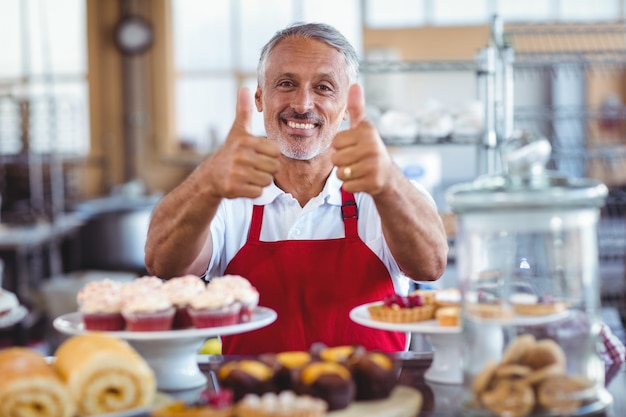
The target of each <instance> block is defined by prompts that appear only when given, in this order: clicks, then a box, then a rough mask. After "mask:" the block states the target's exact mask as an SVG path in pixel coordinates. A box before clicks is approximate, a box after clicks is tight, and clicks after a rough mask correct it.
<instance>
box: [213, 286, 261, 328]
mask: <svg viewBox="0 0 626 417" xmlns="http://www.w3.org/2000/svg"><path fill="white" fill-rule="evenodd" d="M207 287H208V289H209V290H212V289H214V288H222V289H225V290H226V291H227V292H230V293H231V294H232V295H233V297H235V301H236V302H238V303H239V304H240V305H241V310H240V311H239V321H240V322H242V323H245V322H249V321H250V320H252V314H253V313H254V309H255V308H256V307H257V306H258V305H259V292H258V291H257V289H256V288H255V287H254V286H253V285H252V284H251V283H250V281H248V279H246V278H244V277H242V276H240V275H224V276H223V277H216V278H213V279H212V280H211V282H209V284H208V286H207Z"/></svg>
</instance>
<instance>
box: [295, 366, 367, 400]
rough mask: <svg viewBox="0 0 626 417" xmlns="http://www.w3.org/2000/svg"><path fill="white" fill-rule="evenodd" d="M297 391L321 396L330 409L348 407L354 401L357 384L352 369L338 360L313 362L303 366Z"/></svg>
mask: <svg viewBox="0 0 626 417" xmlns="http://www.w3.org/2000/svg"><path fill="white" fill-rule="evenodd" d="M296 392H297V393H298V394H300V395H310V396H312V397H316V398H321V399H322V400H324V401H326V403H327V404H328V410H329V411H333V410H340V409H343V408H346V407H348V406H349V405H350V403H352V401H354V399H355V396H356V385H355V383H354V380H353V379H352V375H351V373H350V370H349V369H348V368H347V367H346V366H345V365H342V364H340V363H336V362H326V361H320V362H312V363H310V364H308V365H306V366H305V367H304V368H302V371H301V372H300V374H299V378H298V380H297V381H296Z"/></svg>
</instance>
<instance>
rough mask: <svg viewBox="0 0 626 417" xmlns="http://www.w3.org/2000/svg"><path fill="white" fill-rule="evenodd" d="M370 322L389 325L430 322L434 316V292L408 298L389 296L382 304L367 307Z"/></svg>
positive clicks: (413, 294) (411, 295)
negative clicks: (375, 321) (387, 323)
mask: <svg viewBox="0 0 626 417" xmlns="http://www.w3.org/2000/svg"><path fill="white" fill-rule="evenodd" d="M368 311H369V314H370V317H371V318H372V320H377V321H384V322H389V323H412V322H419V321H425V320H430V319H432V318H433V316H434V314H435V301H434V292H433V293H432V297H430V292H429V293H427V295H426V294H421V293H411V294H410V295H408V296H402V295H399V294H395V293H394V294H390V295H388V296H387V297H385V298H384V299H383V302H382V304H372V305H370V306H368Z"/></svg>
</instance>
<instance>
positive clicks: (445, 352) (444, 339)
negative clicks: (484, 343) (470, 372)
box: [350, 302, 463, 384]
mask: <svg viewBox="0 0 626 417" xmlns="http://www.w3.org/2000/svg"><path fill="white" fill-rule="evenodd" d="M377 304H382V303H381V302H375V303H369V304H363V305H360V306H358V307H355V308H353V309H352V311H350V318H351V319H352V321H354V322H356V323H359V324H361V325H363V326H366V327H371V328H373V329H379V330H388V331H393V332H409V333H422V334H424V336H425V337H426V340H428V342H429V343H430V344H431V345H432V346H433V361H432V363H431V365H430V367H429V368H428V370H427V371H426V373H424V378H425V379H426V380H428V381H430V382H438V383H441V384H461V383H463V367H462V363H461V337H462V336H461V328H460V327H447V326H440V325H439V324H438V323H437V321H436V320H426V321H420V322H414V323H387V322H383V321H376V320H372V318H371V317H370V314H369V311H368V307H369V306H370V305H377Z"/></svg>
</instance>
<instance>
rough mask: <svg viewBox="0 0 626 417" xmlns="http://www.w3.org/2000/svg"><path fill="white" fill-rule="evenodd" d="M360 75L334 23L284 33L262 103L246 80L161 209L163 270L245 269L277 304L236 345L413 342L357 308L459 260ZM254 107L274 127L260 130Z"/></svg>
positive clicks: (236, 348) (274, 42) (265, 66)
mask: <svg viewBox="0 0 626 417" xmlns="http://www.w3.org/2000/svg"><path fill="white" fill-rule="evenodd" d="M357 76H358V58H357V55H356V53H355V51H354V49H353V48H352V46H351V45H350V44H349V43H348V42H347V41H346V39H345V38H344V37H343V35H342V34H341V33H339V32H338V31H337V30H336V29H334V28H333V27H331V26H328V25H324V24H312V23H309V24H295V25H292V26H289V27H287V28H286V29H284V30H282V31H279V32H277V33H276V34H275V35H274V37H273V38H272V39H271V40H270V41H269V42H268V43H267V44H266V46H265V47H264V48H263V50H262V52H261V57H260V60H259V66H258V86H257V90H256V92H255V94H254V102H253V100H252V95H251V93H250V91H249V90H247V89H241V90H240V92H239V96H238V101H237V109H236V116H235V120H234V122H233V126H232V128H231V130H230V132H229V134H228V136H227V138H226V140H225V142H224V144H223V145H222V146H221V147H220V148H219V149H218V150H217V151H216V152H215V153H213V154H212V155H211V156H209V157H208V158H207V159H206V160H205V161H203V162H202V163H201V164H200V165H199V166H198V167H197V168H196V169H195V170H194V171H193V172H192V173H191V174H190V175H189V177H188V178H187V179H186V180H185V181H184V182H183V183H181V184H180V185H179V186H178V187H176V188H175V189H174V190H172V191H171V192H170V193H169V194H168V195H167V196H165V198H164V199H163V200H162V201H161V202H160V203H159V205H158V206H157V207H156V209H155V211H154V213H153V216H152V220H151V223H150V228H149V231H148V239H147V243H146V267H147V269H148V271H150V273H152V274H154V275H156V276H159V277H162V278H171V277H175V276H181V275H184V274H188V273H193V274H196V275H204V276H206V277H208V278H209V279H210V278H211V277H215V276H220V275H224V274H237V275H242V276H244V277H246V278H247V279H248V280H249V281H250V282H251V283H252V284H253V285H254V286H255V287H256V288H257V289H258V291H259V294H260V299H259V304H260V305H262V306H266V307H270V308H272V309H274V310H276V311H277V313H278V318H277V320H276V321H275V322H274V323H272V324H271V325H269V326H267V327H265V328H262V329H259V330H255V331H252V332H248V333H243V334H240V335H236V336H229V337H224V338H223V351H224V353H240V354H248V353H264V352H280V351H287V350H306V349H308V348H309V347H310V346H311V344H312V343H314V342H323V343H325V344H327V345H329V346H337V345H345V344H356V343H358V344H362V345H364V346H365V347H366V348H368V349H380V350H383V351H399V350H404V349H405V348H406V339H405V335H404V334H403V333H395V332H386V331H380V330H374V329H369V328H366V327H363V326H361V325H358V324H356V323H353V322H352V321H351V320H350V318H349V312H350V310H351V309H352V308H354V307H356V306H358V305H361V304H364V303H368V302H372V301H377V300H381V299H382V298H383V297H384V296H385V295H387V294H389V293H390V292H394V291H395V292H397V293H406V292H407V291H408V289H409V281H410V280H411V279H413V280H418V281H432V280H436V279H438V278H439V277H440V276H441V274H442V273H443V271H444V269H445V266H446V259H447V250H448V248H447V239H446V235H445V232H444V228H443V225H442V222H441V219H440V218H439V215H438V213H437V209H436V207H435V205H434V202H433V200H432V198H431V197H430V196H429V195H428V194H427V193H426V191H425V190H424V189H423V188H421V187H419V186H418V185H417V184H414V183H412V182H410V181H409V180H408V179H407V178H406V177H405V176H404V175H403V174H402V172H401V171H400V170H399V169H398V168H397V167H396V166H395V165H394V164H393V162H392V160H391V157H390V155H389V153H388V151H387V148H386V147H385V144H384V143H383V141H382V140H381V138H380V135H379V134H378V132H377V131H376V128H375V127H374V125H373V124H372V123H371V122H370V121H369V120H368V119H367V117H366V115H365V104H364V101H363V91H362V88H361V86H360V85H359V84H357ZM254 106H256V110H258V111H260V112H263V116H264V123H265V129H266V132H267V138H263V137H257V136H254V135H253V134H252V133H251V120H252V112H253V111H254ZM348 119H349V122H350V124H349V128H348V129H345V130H341V131H340V125H341V123H342V121H343V120H348Z"/></svg>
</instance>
